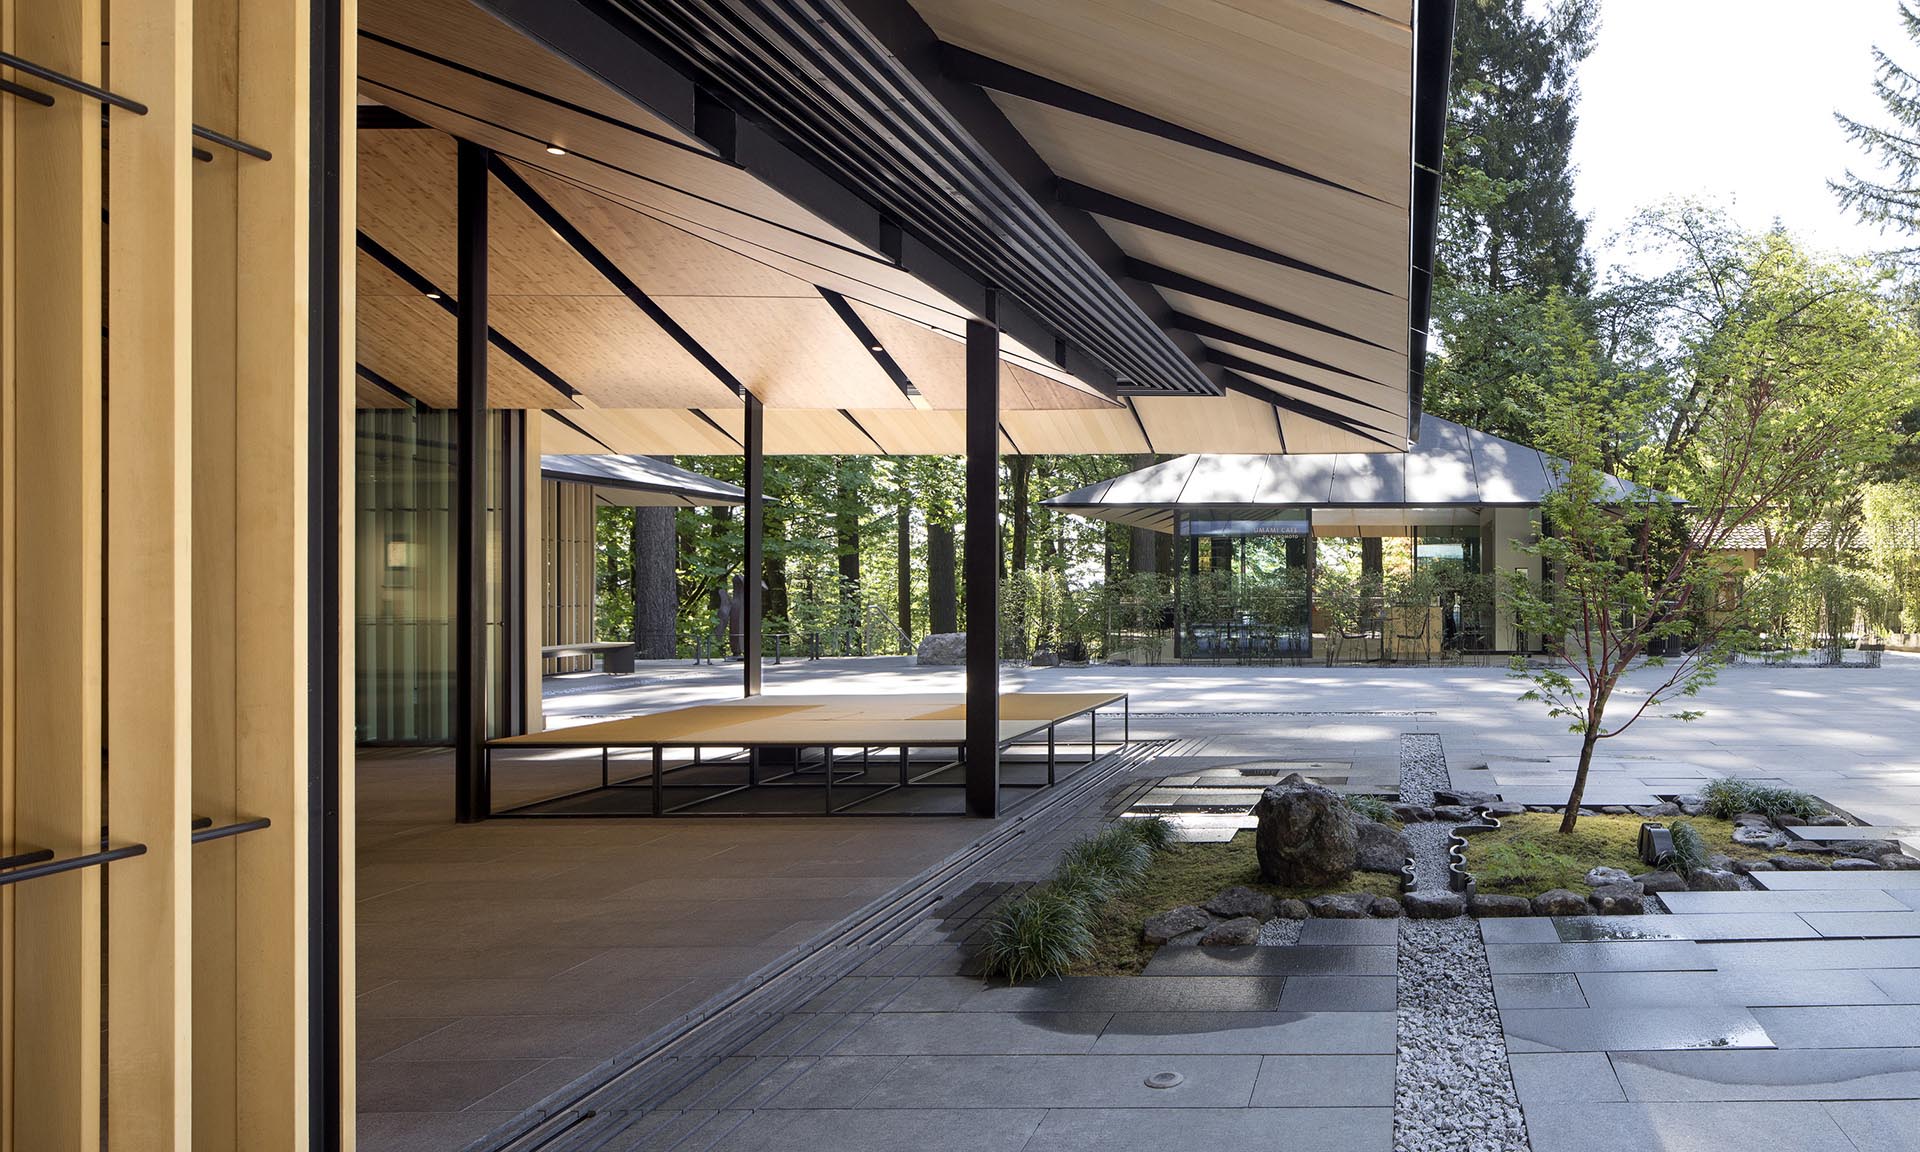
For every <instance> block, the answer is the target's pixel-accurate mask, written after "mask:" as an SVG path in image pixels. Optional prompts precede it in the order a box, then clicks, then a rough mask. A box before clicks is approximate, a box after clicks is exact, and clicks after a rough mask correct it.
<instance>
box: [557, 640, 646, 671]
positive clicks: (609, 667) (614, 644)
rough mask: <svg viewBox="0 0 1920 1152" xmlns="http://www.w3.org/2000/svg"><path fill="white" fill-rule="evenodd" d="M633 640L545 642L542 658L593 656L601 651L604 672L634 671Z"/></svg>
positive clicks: (601, 664) (601, 663)
mask: <svg viewBox="0 0 1920 1152" xmlns="http://www.w3.org/2000/svg"><path fill="white" fill-rule="evenodd" d="M633 648H634V646H633V642H632V641H630V640H629V641H621V640H589V641H585V642H583V643H580V644H543V645H541V647H540V658H541V659H542V660H551V659H552V658H554V657H555V656H592V655H593V654H594V653H596V652H598V653H601V654H602V655H601V658H600V668H601V670H602V671H604V672H631V671H633Z"/></svg>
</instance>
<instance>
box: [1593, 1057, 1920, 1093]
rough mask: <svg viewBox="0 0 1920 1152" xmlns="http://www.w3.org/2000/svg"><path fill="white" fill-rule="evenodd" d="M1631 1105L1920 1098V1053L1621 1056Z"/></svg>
mask: <svg viewBox="0 0 1920 1152" xmlns="http://www.w3.org/2000/svg"><path fill="white" fill-rule="evenodd" d="M1613 1071H1614V1073H1615V1074H1616V1075H1617V1076H1618V1078H1619V1083H1620V1086H1621V1088H1622V1089H1623V1090H1624V1091H1625V1092H1626V1094H1627V1098H1628V1099H1630V1100H1646V1101H1683V1100H1876V1099H1898V1098H1902V1097H1920V1048H1843V1049H1835V1050H1829V1051H1805V1050H1798V1049H1773V1050H1750V1051H1736V1052H1618V1053H1615V1054H1614V1057H1613Z"/></svg>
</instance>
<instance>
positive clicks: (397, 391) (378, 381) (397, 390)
mask: <svg viewBox="0 0 1920 1152" xmlns="http://www.w3.org/2000/svg"><path fill="white" fill-rule="evenodd" d="M353 370H354V371H355V372H357V373H359V374H360V375H361V376H363V377H365V378H366V381H367V383H369V384H371V385H373V386H374V387H376V388H378V389H380V390H381V391H382V392H385V393H387V394H388V395H390V396H392V397H393V398H394V399H396V400H400V401H403V402H405V404H406V406H407V407H409V408H418V407H419V406H420V401H419V400H418V399H416V398H415V397H414V396H413V395H412V394H411V393H409V392H408V391H407V390H406V389H405V388H402V387H400V385H398V384H395V383H394V382H393V381H391V380H389V379H387V378H386V377H385V376H382V375H380V373H378V372H375V371H374V370H373V369H371V368H369V367H367V366H366V365H365V364H361V363H357V362H356V363H355V364H354V366H353Z"/></svg>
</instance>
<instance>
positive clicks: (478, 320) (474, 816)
mask: <svg viewBox="0 0 1920 1152" xmlns="http://www.w3.org/2000/svg"><path fill="white" fill-rule="evenodd" d="M487 158H488V153H487V150H486V149H485V148H482V147H480V146H479V145H478V144H473V143H470V142H468V141H466V140H462V141H460V147H459V156H458V161H457V170H458V181H457V183H458V201H459V207H458V234H459V268H460V306H459V308H458V309H457V310H456V312H455V316H456V317H457V334H456V337H455V341H454V344H455V354H454V355H455V362H456V364H457V366H458V367H457V371H458V376H459V396H460V400H459V409H458V412H459V415H458V417H457V422H458V424H459V428H460V436H459V448H458V450H457V453H456V455H455V459H456V465H455V469H456V475H455V483H454V488H455V498H454V530H455V547H454V554H455V560H454V568H455V578H454V630H453V632H454V690H453V717H454V719H453V758H454V816H455V819H457V820H459V821H460V822H461V823H462V824H467V823H472V822H473V821H476V820H484V819H486V817H487V814H488V809H489V808H491V807H492V805H491V803H490V798H489V797H488V795H487V776H486V738H487V635H486V623H487V619H486V604H487V562H486V561H487V558H486V546H487V499H486V496H487V488H486V484H487Z"/></svg>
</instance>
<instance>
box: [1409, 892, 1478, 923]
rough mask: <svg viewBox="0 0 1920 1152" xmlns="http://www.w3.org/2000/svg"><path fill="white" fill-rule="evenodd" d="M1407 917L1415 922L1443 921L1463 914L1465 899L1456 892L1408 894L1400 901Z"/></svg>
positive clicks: (1465, 905)
mask: <svg viewBox="0 0 1920 1152" xmlns="http://www.w3.org/2000/svg"><path fill="white" fill-rule="evenodd" d="M1402 903H1404V904H1405V905H1406V906H1407V915H1408V916H1409V917H1411V918H1413V919H1415V920H1445V919H1447V918H1449V917H1452V916H1460V915H1463V914H1465V912H1466V910H1467V900H1466V897H1464V896H1462V895H1460V893H1458V892H1446V891H1440V892H1409V893H1407V894H1406V896H1405V898H1404V899H1403V900H1402Z"/></svg>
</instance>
